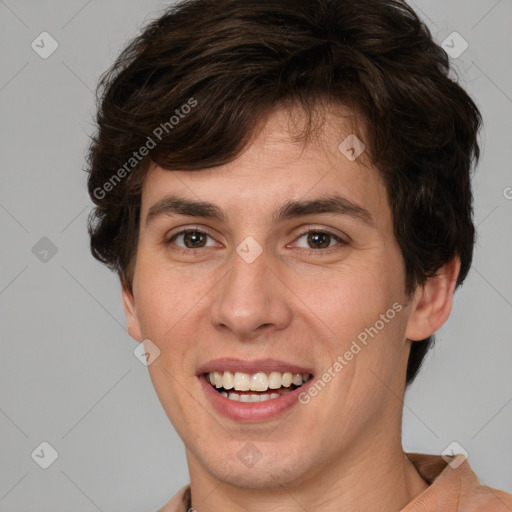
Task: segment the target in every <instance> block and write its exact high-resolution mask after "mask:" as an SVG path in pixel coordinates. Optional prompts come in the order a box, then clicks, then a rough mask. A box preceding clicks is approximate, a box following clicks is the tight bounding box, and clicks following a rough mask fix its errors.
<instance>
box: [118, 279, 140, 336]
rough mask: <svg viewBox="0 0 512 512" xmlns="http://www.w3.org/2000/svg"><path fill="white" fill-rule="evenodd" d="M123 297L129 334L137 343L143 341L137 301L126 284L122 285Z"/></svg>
mask: <svg viewBox="0 0 512 512" xmlns="http://www.w3.org/2000/svg"><path fill="white" fill-rule="evenodd" d="M122 295H123V308H124V314H125V315H126V320H127V322H128V334H129V335H130V336H131V337H132V338H133V339H134V340H135V341H142V334H141V329H140V323H139V319H138V317H137V309H136V307H135V299H134V297H133V293H132V292H131V291H130V290H128V289H127V288H126V286H125V285H124V284H123V285H122Z"/></svg>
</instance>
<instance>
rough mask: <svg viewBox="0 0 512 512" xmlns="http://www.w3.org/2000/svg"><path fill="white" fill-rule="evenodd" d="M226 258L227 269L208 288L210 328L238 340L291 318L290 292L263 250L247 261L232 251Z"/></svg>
mask: <svg viewBox="0 0 512 512" xmlns="http://www.w3.org/2000/svg"><path fill="white" fill-rule="evenodd" d="M230 259H231V261H230V262H228V264H230V265H231V267H230V270H229V271H228V272H227V274H226V275H225V276H224V278H222V279H221V281H220V283H219V285H218V286H217V287H215V288H214V290H212V292H213V293H215V295H214V299H213V304H212V308H211V310H210V315H211V323H212V325H213V326H214V328H215V329H217V330H222V331H224V332H223V335H224V336H226V334H229V335H230V336H231V337H232V338H233V339H236V340H239V341H242V340H251V339H254V338H257V337H261V336H262V335H263V334H268V333H270V332H272V331H274V330H280V329H284V328H286V327H287V326H288V325H289V323H290V321H291V319H292V308H291V306H290V297H291V296H292V294H291V291H290V290H289V288H287V286H286V285H285V283H284V282H283V281H282V279H280V278H279V277H278V275H277V273H278V270H277V269H275V268H271V267H270V263H271V262H270V258H269V257H267V255H266V253H265V251H263V253H262V254H260V255H259V256H258V257H257V258H256V259H255V260H254V261H252V262H251V263H248V262H247V261H245V260H244V259H243V258H242V257H241V256H240V255H239V254H238V253H237V252H235V251H233V254H232V256H231V258H230Z"/></svg>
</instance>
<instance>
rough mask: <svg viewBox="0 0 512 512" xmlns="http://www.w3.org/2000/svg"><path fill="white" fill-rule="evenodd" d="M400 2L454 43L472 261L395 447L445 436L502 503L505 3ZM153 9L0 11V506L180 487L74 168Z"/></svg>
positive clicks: (179, 460) (511, 45)
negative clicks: (468, 153)
mask: <svg viewBox="0 0 512 512" xmlns="http://www.w3.org/2000/svg"><path fill="white" fill-rule="evenodd" d="M411 5H412V6H413V7H416V8H417V10H418V12H419V14H420V15H421V16H422V17H423V18H424V19H425V20H426V21H427V23H428V25H429V27H430V28H431V30H432V31H433V34H434V35H435V38H436V40H438V41H439V42H442V41H443V40H445V39H446V38H447V36H449V34H451V33H452V32H453V31H457V32H458V33H460V34H461V35H462V37H463V38H464V39H465V40H466V41H467V42H468V43H469V48H468V49H467V50H466V51H465V52H464V53H463V54H462V55H461V56H460V57H458V58H456V59H452V60H453V61H454V63H455V65H456V69H457V73H458V75H459V77H460V81H461V82H462V84H463V85H464V86H465V87H466V88H467V89H468V91H469V92H470V94H472V96H473V97H474V98H475V100H476V102H477V104H478V105H479V107H480V108H481V111H482V114H483V116H484V121H485V130H484V131H483V132H482V139H481V140H482V148H483V150H484V154H483V159H482V162H481V165H480V166H479V169H478V172H477V176H476V178H475V182H474V190H475V217H476V223H477V224H478V232H479V239H478V246H477V249H476V255H475V261H474V266H473V269H472V271H471V273H470V275H469V277H468V279H467V282H466V283H465V285H464V286H463V288H462V289H461V290H459V291H458V292H457V293H456V298H455V305H454V309H453V312H452V316H451V318H450V320H449V321H448V323H447V324H446V325H445V326H444V327H443V328H442V330H441V331H440V333H439V335H438V342H437V345H436V348H435V349H434V350H433V352H431V353H430V355H429V357H428V360H427V363H426V367H425V368H424V370H423V371H422V373H421V374H420V375H419V377H418V379H417V381H416V382H415V383H414V385H413V386H412V388H411V389H410V390H409V391H408V393H407V395H406V400H405V407H404V428H403V430H404V448H405V449H406V450H407V451H419V452H428V453H441V452H442V451H443V449H445V447H446V446H447V445H449V444H450V443H451V442H452V441H457V442H458V443H460V444H461V445H462V446H463V447H464V448H465V449H466V450H467V451H468V452H469V460H470V463H471V465H472V467H473V469H474V470H475V472H476V473H477V474H478V475H479V477H480V479H481V480H482V481H483V482H484V483H486V484H488V485H491V486H492V487H497V488H501V489H503V490H506V491H508V492H512V462H511V455H512V436H511V432H512V429H511V426H512V403H511V402H512V379H511V370H510V369H511V367H512V343H511V341H512V340H511V332H512V314H511V313H512V291H511V290H512V272H511V270H510V262H511V261H512V242H511V232H512V231H511V229H510V227H511V219H512V199H510V198H512V189H510V188H507V187H512V173H511V170H510V169H511V167H510V162H511V161H512V144H511V142H512V141H511V133H512V125H511V121H510V119H511V117H512V73H511V69H512V36H511V31H510V25H511V23H512V2H511V1H510V0H501V1H497V0H471V1H468V0H457V1H443V2H441V1H439V0H436V1H433V0H431V1H429V0H421V1H420V0H417V1H416V2H411ZM164 6H165V4H164V3H161V2H155V1H148V2H136V1H135V0H131V1H126V0H124V1H121V0H112V1H103V2H100V1H99V0H90V1H86V0H72V1H69V0H68V1H66V2H64V1H63V0H61V1H57V0H54V1H49V0H46V1H36V0H31V1H28V0H25V1H19V0H18V1H15V0H7V1H0V44H1V48H2V52H1V64H0V70H1V77H0V119H1V127H0V130H1V132H0V155H1V166H2V167H1V173H0V180H1V183H0V225H1V234H2V243H1V245H0V325H1V358H0V365H1V371H0V376H1V377H0V378H1V382H0V436H1V444H0V460H1V467H0V510H1V511H9V512H17V511H24V512H29V511H38V512H43V511H56V510H65V509H66V510H75V511H97V510H100V511H104V512H107V511H119V510H124V511H134V512H135V511H138V512H141V511H143V510H147V511H151V510H156V509H157V508H158V507H160V506H162V505H163V504H164V503H165V502H166V501H167V500H168V499H169V498H170V497H171V495H172V494H174V492H176V490H177V489H178V488H180V487H181V486H182V485H184V484H186V483H188V473H187V468H186V461H185V456H184V449H183V446H182V443H181V441H180V439H179V438H178V436H177V435H176V433H175V432H174V430H173V428H172V426H171V424H170V423H169V421H168V419H167V417H166V415H165V413H164V411H163V410H162V408H161V406H160V403H159V402H158V399H157V397H156V394H155V393H154V391H153V388H152V385H151V381H150V379H149V376H148V373H147V368H146V367H145V366H144V365H142V364H141V363H140V362H139V360H138V359H136V357H135V356H134V355H133V350H134V349H135V348H136V346H137V343H136V342H135V341H134V340H132V339H131V338H130V336H129V335H128V334H127V332H126V329H125V318H124V313H123V310H122V303H121V297H120V286H119V283H118V281H117V278H116V276H115V275H114V274H112V273H110V272H109V271H108V270H107V269H106V268H105V267H103V266H102V265H101V264H100V263H98V262H96V261H95V260H94V259H93V258H92V256H91V255H90V252H89V246H88V243H89V242H88V237H87V232H86V219H87V214H88V212H89V211H90V208H91V204H90V201H89V198H88V195H87V193H86V186H85V183H86V174H85V173H84V172H83V171H82V168H83V167H84V155H85V151H86V148H87V144H88V135H89V134H90V133H91V131H92V124H91V120H92V116H93V113H94V96H93V90H94V88H95V86H96V83H97V80H98V77H99V75H100V74H101V73H102V72H103V71H104V70H105V69H107V67H108V66H109V65H110V64H111V63H112V62H113V60H114V58H115V56H116V55H117V54H118V52H119V51H120V49H121V47H122V46H123V45H124V44H125V43H126V42H127V41H128V40H129V39H130V38H131V37H132V36H133V35H135V34H136V33H138V30H139V29H140V27H141V25H142V24H143V22H144V21H145V20H147V19H150V18H152V17H154V16H156V14H157V11H158V10H160V9H162V8H163V7H164ZM43 31H46V32H48V33H50V34H51V36H52V37H53V38H54V39H55V40H56V41H57V42H58V44H59V46H58V49H57V50H56V51H55V52H54V53H53V54H52V55H51V56H50V57H48V58H47V59H43V58H41V57H40V56H39V55H38V54H37V53H36V52H35V51H34V50H33V49H32V48H31V42H32V41H33V40H35V39H36V38H37V37H38V36H39V34H40V33H41V32H43ZM36 42H37V40H36ZM457 44H458V43H457ZM45 47H46V49H47V48H48V44H46V43H45ZM507 196H508V198H509V199H507ZM43 237H46V238H47V239H49V240H50V241H51V244H53V245H54V246H55V248H56V249H57V252H56V253H55V254H52V251H51V247H53V246H51V244H49V242H48V240H43V241H40V240H41V239H42V238H43ZM37 244H38V245H37ZM34 246H35V249H34ZM45 248H46V249H48V248H50V252H48V253H47V254H46V253H44V252H41V251H43V250H44V249H45ZM54 250H55V249H54ZM45 258H46V261H44V259H45ZM41 259H43V261H41ZM43 441H46V442H48V443H50V445H51V446H53V447H54V449H55V450H56V451H57V452H58V454H59V456H58V458H57V460H56V461H55V462H54V463H53V464H52V465H51V466H50V467H49V468H48V469H46V470H45V469H42V468H41V467H39V465H38V464H36V462H35V461H34V460H33V459H32V458H31V453H32V452H33V451H34V450H35V449H36V448H37V447H38V446H39V445H40V443H41V442H43Z"/></svg>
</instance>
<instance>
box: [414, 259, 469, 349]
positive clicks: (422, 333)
mask: <svg viewBox="0 0 512 512" xmlns="http://www.w3.org/2000/svg"><path fill="white" fill-rule="evenodd" d="M459 271H460V259H459V257H458V256H455V257H454V258H453V259H452V260H451V261H449V262H448V263H446V264H444V265H443V266H442V267H441V268H440V269H439V270H438V272H437V273H436V275H435V276H433V277H430V278H428V279H427V280H426V281H425V282H424V283H423V285H422V286H419V287H418V288H417V290H416V291H415V293H414V298H413V300H412V305H411V314H410V316H409V321H408V323H407V329H406V337H407V339H409V340H411V341H419V340H424V339H425V338H428V337H429V336H431V335H432V334H434V333H435V332H436V331H437V330H439V329H440V328H441V326H442V325H443V324H444V323H445V322H446V320H448V317H449V316H450V312H451V310H452V302H453V293H454V291H455V287H456V284H457V277H458V275H459Z"/></svg>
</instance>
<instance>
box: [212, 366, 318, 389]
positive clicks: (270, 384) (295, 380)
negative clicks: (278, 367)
mask: <svg viewBox="0 0 512 512" xmlns="http://www.w3.org/2000/svg"><path fill="white" fill-rule="evenodd" d="M208 378H209V380H210V383H211V384H212V386H215V387H216V388H224V389H235V390H236V391H249V390H250V391H267V389H279V388H280V387H281V386H284V387H285V388H288V387H290V386H291V385H292V384H295V385H296V386H300V385H301V384H302V383H303V382H306V381H307V380H308V379H309V373H295V374H292V373H290V372H286V373H281V372H270V373H269V374H267V373H264V372H258V373H254V374H249V373H243V372H234V373H233V372H229V371H225V372H210V373H209V374H208Z"/></svg>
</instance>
